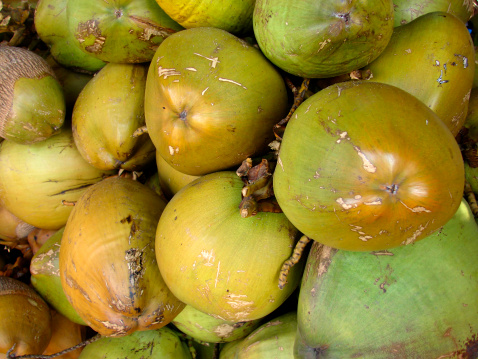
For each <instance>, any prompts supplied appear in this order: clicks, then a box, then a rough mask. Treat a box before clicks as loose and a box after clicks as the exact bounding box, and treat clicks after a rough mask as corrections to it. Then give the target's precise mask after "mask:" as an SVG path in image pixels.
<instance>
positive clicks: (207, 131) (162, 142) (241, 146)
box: [145, 27, 288, 176]
mask: <svg viewBox="0 0 478 359" xmlns="http://www.w3.org/2000/svg"><path fill="white" fill-rule="evenodd" d="M287 112H288V104H287V89H286V86H285V83H284V80H283V78H282V76H281V75H280V73H279V72H278V71H277V69H276V68H274V66H272V64H271V63H270V62H269V61H267V59H266V58H265V57H264V56H263V54H262V53H261V52H260V51H259V50H258V49H256V48H255V47H253V46H251V45H249V44H248V43H247V42H245V41H244V40H242V39H240V38H238V37H236V36H234V35H232V34H230V33H228V32H226V31H224V30H221V29H217V28H211V27H207V28H193V29H187V30H183V31H180V32H177V33H175V34H173V35H171V36H170V37H168V38H167V39H165V40H164V42H163V43H162V44H161V46H160V47H159V48H158V51H157V52H156V54H155V57H154V58H153V60H152V62H151V65H150V68H149V72H148V76H147V81H146V94H145V117H146V125H147V127H148V133H149V135H150V137H151V140H152V141H153V143H154V145H155V147H156V149H157V150H158V151H159V153H160V155H161V156H162V157H163V158H164V159H165V160H166V162H168V163H169V164H170V165H171V166H173V167H174V168H175V169H176V170H178V171H180V172H183V173H186V174H188V175H192V176H199V175H203V174H207V173H211V172H215V171H220V170H226V169H229V168H232V167H234V166H239V165H240V164H241V163H242V161H243V160H245V159H246V158H247V157H251V156H253V155H254V154H258V153H260V152H261V151H265V150H267V149H268V147H267V145H268V144H269V143H270V142H271V141H272V140H273V139H274V136H273V132H272V127H273V126H274V125H275V124H276V123H277V122H279V121H280V120H281V119H282V118H283V117H285V116H286V115H287Z"/></svg>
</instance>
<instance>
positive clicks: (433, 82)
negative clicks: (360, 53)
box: [366, 12, 475, 135]
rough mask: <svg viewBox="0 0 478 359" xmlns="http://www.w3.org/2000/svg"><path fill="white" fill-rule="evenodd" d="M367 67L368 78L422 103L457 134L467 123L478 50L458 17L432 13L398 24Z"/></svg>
mask: <svg viewBox="0 0 478 359" xmlns="http://www.w3.org/2000/svg"><path fill="white" fill-rule="evenodd" d="M431 38H433V41H429V39H431ZM366 69H369V70H371V71H372V78H371V79H370V81H374V82H381V83H387V84H390V85H394V86H397V87H399V88H401V89H403V90H405V91H407V92H410V93H411V94H412V95H414V96H415V97H417V98H418V99H419V100H421V101H422V102H424V103H425V104H426V105H427V106H428V107H430V108H431V109H432V110H433V111H434V112H435V113H436V114H437V115H438V117H440V118H441V119H442V121H443V122H444V123H445V124H446V125H447V127H448V128H449V129H450V131H451V132H452V133H453V134H454V135H456V134H457V133H458V131H459V130H460V128H461V127H462V126H463V123H464V121H465V118H466V113H467V108H468V101H469V98H470V90H471V88H472V86H473V78H474V75H475V49H474V46H473V41H472V39H471V36H470V34H469V32H468V30H467V28H466V26H465V24H464V23H463V22H462V21H461V20H460V19H458V18H457V17H456V16H454V15H451V14H447V13H443V12H434V13H429V14H426V15H423V16H421V17H419V18H417V19H416V20H414V21H412V22H410V23H409V24H406V25H403V26H399V27H397V28H395V31H394V33H393V35H392V38H391V39H390V43H389V44H388V46H387V48H386V49H385V50H384V51H383V52H382V54H381V55H380V56H379V57H378V58H377V59H376V60H375V61H373V62H372V63H371V64H370V65H369V66H367V67H366Z"/></svg>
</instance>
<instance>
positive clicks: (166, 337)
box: [78, 327, 191, 359]
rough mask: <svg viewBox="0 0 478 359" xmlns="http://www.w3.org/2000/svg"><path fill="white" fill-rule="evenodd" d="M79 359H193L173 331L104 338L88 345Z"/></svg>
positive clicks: (148, 331) (159, 330)
mask: <svg viewBox="0 0 478 359" xmlns="http://www.w3.org/2000/svg"><path fill="white" fill-rule="evenodd" d="M78 358H79V359H125V358H127V359H145V358H160V359H191V353H190V352H189V349H188V347H187V346H186V344H184V343H183V342H181V341H180V339H179V337H178V336H177V335H176V333H174V332H173V331H172V330H171V329H169V328H167V327H163V328H161V329H157V330H147V331H142V332H134V333H132V334H130V335H127V336H124V337H121V338H107V337H103V338H101V339H99V340H97V341H96V342H94V343H91V344H88V345H87V346H86V347H85V348H84V349H83V350H82V352H81V354H80V356H79V357H78Z"/></svg>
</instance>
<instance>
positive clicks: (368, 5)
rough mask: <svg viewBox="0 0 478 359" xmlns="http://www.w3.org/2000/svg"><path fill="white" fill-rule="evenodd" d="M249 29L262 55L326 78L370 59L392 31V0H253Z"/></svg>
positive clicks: (291, 68)
mask: <svg viewBox="0 0 478 359" xmlns="http://www.w3.org/2000/svg"><path fill="white" fill-rule="evenodd" d="M253 26H254V34H255V36H256V39H257V42H258V44H259V47H260V48H261V50H262V52H263V53H264V55H266V57H267V58H269V60H271V61H272V62H273V63H274V64H275V65H277V66H278V67H280V68H281V69H283V70H284V71H287V72H289V73H291V74H293V75H297V76H302V77H312V78H326V77H333V76H337V75H341V74H345V73H348V72H351V71H353V70H356V69H358V68H360V67H363V66H365V65H367V64H368V63H370V62H371V61H372V60H374V59H375V58H376V57H377V56H378V55H379V54H380V53H381V52H382V51H383V50H384V49H385V47H386V46H387V44H388V41H389V40H390V36H391V35H392V31H393V2H392V0H361V1H357V0H351V1H334V0H322V1H309V0H296V1H290V0H257V1H256V5H255V8H254V14H253Z"/></svg>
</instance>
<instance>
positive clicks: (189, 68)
mask: <svg viewBox="0 0 478 359" xmlns="http://www.w3.org/2000/svg"><path fill="white" fill-rule="evenodd" d="M186 70H189V71H194V72H196V71H197V69H196V68H194V67H186Z"/></svg>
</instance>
